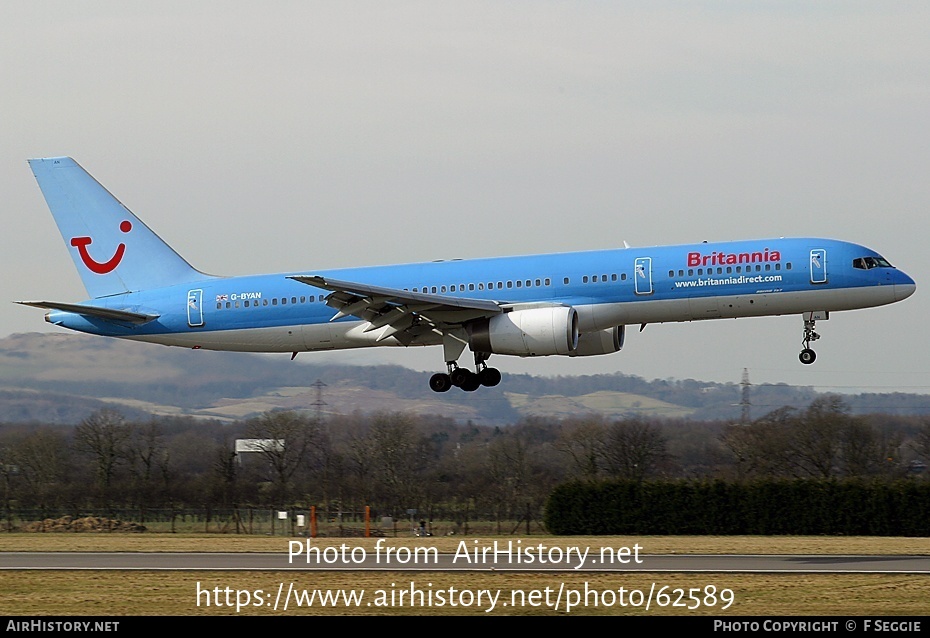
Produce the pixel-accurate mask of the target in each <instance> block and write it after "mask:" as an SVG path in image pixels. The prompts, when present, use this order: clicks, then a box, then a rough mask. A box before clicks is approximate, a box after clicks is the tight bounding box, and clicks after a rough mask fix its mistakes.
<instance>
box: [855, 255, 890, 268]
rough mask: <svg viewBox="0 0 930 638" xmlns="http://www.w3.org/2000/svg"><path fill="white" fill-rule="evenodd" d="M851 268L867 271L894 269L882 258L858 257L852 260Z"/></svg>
mask: <svg viewBox="0 0 930 638" xmlns="http://www.w3.org/2000/svg"><path fill="white" fill-rule="evenodd" d="M853 268H861V269H862V270H869V269H871V268H894V266H892V265H891V264H890V263H888V260H887V259H885V258H884V257H858V258H856V259H853Z"/></svg>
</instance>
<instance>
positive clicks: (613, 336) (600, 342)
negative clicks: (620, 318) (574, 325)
mask: <svg viewBox="0 0 930 638" xmlns="http://www.w3.org/2000/svg"><path fill="white" fill-rule="evenodd" d="M625 334H626V326H615V327H613V328H607V329H606V330H598V331H597V332H585V333H582V334H581V335H580V336H579V337H578V347H577V348H575V351H574V352H573V353H572V354H571V356H573V357H590V356H592V355H595V354H610V353H611V352H619V351H620V348H622V347H623V338H624V335H625Z"/></svg>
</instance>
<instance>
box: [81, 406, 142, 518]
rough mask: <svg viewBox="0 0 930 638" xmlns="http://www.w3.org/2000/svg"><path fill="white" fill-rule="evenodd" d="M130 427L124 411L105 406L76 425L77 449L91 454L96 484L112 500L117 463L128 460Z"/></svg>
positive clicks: (104, 497) (102, 495)
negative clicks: (123, 413) (121, 412)
mask: <svg viewBox="0 0 930 638" xmlns="http://www.w3.org/2000/svg"><path fill="white" fill-rule="evenodd" d="M130 431H131V428H130V426H129V424H127V423H126V420H125V418H124V417H123V415H122V414H120V413H119V412H117V411H115V410H109V409H103V410H99V411H97V412H94V413H93V414H91V415H90V416H89V417H87V418H86V419H84V420H83V421H81V423H80V424H79V425H78V426H77V427H75V429H74V444H75V447H76V449H77V450H78V451H81V452H84V453H86V454H88V455H90V457H91V459H92V462H93V463H94V468H95V474H96V479H97V487H98V488H99V490H100V495H101V497H102V498H103V499H104V501H105V502H107V503H109V501H110V499H111V497H112V494H111V487H112V484H113V478H114V476H115V475H116V470H117V467H119V466H120V465H121V464H123V463H125V462H126V458H127V449H126V445H127V443H128V441H129V436H130Z"/></svg>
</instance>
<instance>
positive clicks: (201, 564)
mask: <svg viewBox="0 0 930 638" xmlns="http://www.w3.org/2000/svg"><path fill="white" fill-rule="evenodd" d="M640 559H641V562H639V563H636V562H635V561H630V562H628V563H612V564H609V563H607V562H606V561H605V562H603V563H599V562H598V561H597V560H595V559H592V558H591V557H588V559H587V560H585V561H584V564H579V562H578V561H573V562H562V563H542V564H541V563H539V562H534V563H533V564H525V563H517V562H513V561H508V560H504V559H502V560H498V561H497V562H494V561H492V560H487V561H483V562H479V563H475V562H474V561H467V560H464V559H463V558H462V557H461V556H460V557H458V558H457V559H456V556H455V555H454V554H438V555H435V556H432V557H422V556H421V557H418V559H414V558H413V557H411V558H410V560H409V561H408V562H406V563H401V562H398V561H396V560H395V561H392V562H391V563H386V562H385V561H384V559H383V557H382V559H381V560H380V561H378V560H377V557H376V556H375V555H374V554H373V553H369V554H368V555H367V556H365V557H363V558H362V557H357V558H356V560H352V559H351V558H349V557H346V559H342V558H339V559H337V560H333V561H332V562H327V561H321V562H320V563H319V564H317V563H316V562H315V561H314V562H311V563H307V562H306V558H305V557H304V556H295V557H294V559H293V561H289V560H288V555H287V554H286V553H283V552H282V553H219V552H216V553H206V552H203V553H199V552H184V553H180V552H176V553H175V552H149V553H130V552H0V569H4V570H77V569H81V570H153V571H160V570H187V571H192V570H203V571H289V570H290V571H489V570H491V569H494V570H496V571H523V572H526V571H530V572H579V571H584V572H677V573H687V572H717V573H720V572H744V573H771V572H783V573H828V574H837V573H873V574H930V556H890V555H889V556H837V555H816V556H815V555H796V556H788V555H751V556H750V555H731V554H724V555H718V554H701V555H695V554H689V555H683V554H661V555H642V556H640Z"/></svg>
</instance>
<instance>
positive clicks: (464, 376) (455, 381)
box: [449, 368, 471, 388]
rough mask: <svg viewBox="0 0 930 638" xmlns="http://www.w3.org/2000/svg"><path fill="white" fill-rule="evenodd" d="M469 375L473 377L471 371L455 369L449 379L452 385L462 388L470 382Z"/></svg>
mask: <svg viewBox="0 0 930 638" xmlns="http://www.w3.org/2000/svg"><path fill="white" fill-rule="evenodd" d="M469 375H471V370H467V369H466V368H455V369H454V370H453V371H452V372H450V373H449V379H451V381H452V385H454V386H455V387H457V388H461V387H463V386H464V384H465V382H466V381H467V380H468V377H469Z"/></svg>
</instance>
